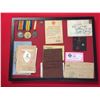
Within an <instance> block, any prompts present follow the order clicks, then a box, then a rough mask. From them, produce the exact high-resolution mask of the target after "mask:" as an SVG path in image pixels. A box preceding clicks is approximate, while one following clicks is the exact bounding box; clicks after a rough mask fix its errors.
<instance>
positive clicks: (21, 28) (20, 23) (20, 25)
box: [18, 21, 24, 30]
mask: <svg viewBox="0 0 100 100" xmlns="http://www.w3.org/2000/svg"><path fill="white" fill-rule="evenodd" d="M23 24H24V21H19V23H18V30H23Z"/></svg>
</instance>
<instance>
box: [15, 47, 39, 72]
mask: <svg viewBox="0 0 100 100" xmlns="http://www.w3.org/2000/svg"><path fill="white" fill-rule="evenodd" d="M36 56H37V47H36V46H18V48H17V52H16V60H17V61H16V72H17V73H35V72H36Z"/></svg>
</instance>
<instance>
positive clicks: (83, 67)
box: [64, 62, 94, 79]
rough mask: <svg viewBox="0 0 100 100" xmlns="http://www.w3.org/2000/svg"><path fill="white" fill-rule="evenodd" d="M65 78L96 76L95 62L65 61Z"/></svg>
mask: <svg viewBox="0 0 100 100" xmlns="http://www.w3.org/2000/svg"><path fill="white" fill-rule="evenodd" d="M64 78H90V79H93V78H94V63H88V62H65V67H64Z"/></svg>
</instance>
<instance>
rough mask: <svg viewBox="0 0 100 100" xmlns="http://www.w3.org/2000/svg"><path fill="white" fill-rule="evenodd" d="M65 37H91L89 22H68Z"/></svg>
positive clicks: (90, 24) (90, 23)
mask: <svg viewBox="0 0 100 100" xmlns="http://www.w3.org/2000/svg"><path fill="white" fill-rule="evenodd" d="M67 30H68V31H67V35H68V36H69V37H82V36H83V37H84V36H92V21H91V20H68V21H67Z"/></svg>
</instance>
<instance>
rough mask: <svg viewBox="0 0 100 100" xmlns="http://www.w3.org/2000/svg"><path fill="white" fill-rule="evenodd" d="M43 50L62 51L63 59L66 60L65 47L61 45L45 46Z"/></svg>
mask: <svg viewBox="0 0 100 100" xmlns="http://www.w3.org/2000/svg"><path fill="white" fill-rule="evenodd" d="M43 49H62V58H63V60H64V46H59V45H44V46H43Z"/></svg>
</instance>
